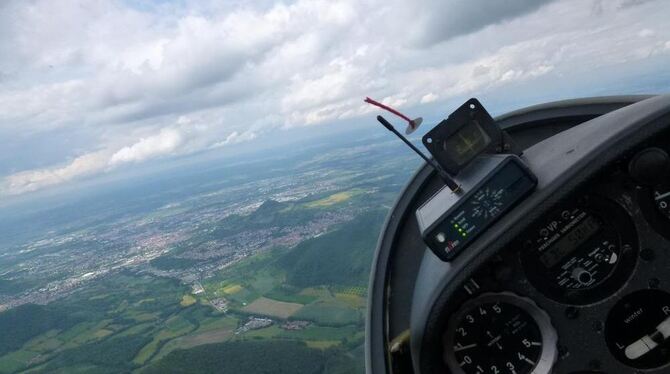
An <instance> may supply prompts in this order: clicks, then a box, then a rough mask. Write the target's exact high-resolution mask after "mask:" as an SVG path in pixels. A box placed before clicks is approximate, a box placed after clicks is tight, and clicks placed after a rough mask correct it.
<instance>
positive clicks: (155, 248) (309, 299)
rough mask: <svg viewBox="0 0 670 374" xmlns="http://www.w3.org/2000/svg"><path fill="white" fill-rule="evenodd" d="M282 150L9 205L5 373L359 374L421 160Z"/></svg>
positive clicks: (359, 147) (0, 315)
mask: <svg viewBox="0 0 670 374" xmlns="http://www.w3.org/2000/svg"><path fill="white" fill-rule="evenodd" d="M281 155H282V156H281V157H276V158H272V159H267V158H266V159H254V158H253V157H249V158H248V159H247V160H246V161H242V162H239V163H231V162H219V161H216V162H212V163H211V165H210V166H209V167H204V168H203V167H200V168H198V169H197V170H195V171H194V170H192V169H191V168H188V167H186V168H182V169H178V170H171V171H168V172H163V173H161V174H157V175H154V176H153V177H152V178H143V179H142V181H141V183H142V184H141V185H139V186H138V185H136V184H133V186H132V187H129V186H126V185H122V186H119V187H116V188H112V189H107V190H105V191H104V192H91V195H90V196H87V197H84V198H82V199H81V200H77V199H75V200H73V201H75V202H66V203H60V204H58V203H54V204H53V207H49V208H45V207H40V208H34V209H33V210H31V209H24V210H23V209H19V208H17V207H8V208H5V212H6V213H7V214H5V215H4V217H11V218H4V221H3V225H2V227H3V233H2V234H3V238H4V239H3V242H2V246H0V248H1V249H0V311H2V312H0V329H1V330H2V331H3V334H2V335H0V372H3V373H14V372H24V371H26V372H35V373H41V372H49V373H59V372H60V373H75V372H81V373H84V372H96V373H99V372H143V373H144V372H146V373H160V372H165V371H166V370H170V371H176V372H180V371H188V372H198V371H201V372H207V371H210V372H211V371H213V370H220V371H222V372H285V373H351V372H363V371H364V364H363V348H362V346H363V340H364V325H365V322H364V318H365V317H364V311H365V307H366V295H367V283H368V274H369V266H370V262H371V259H372V254H373V251H374V246H375V243H376V239H377V236H378V235H379V230H380V228H381V225H382V224H383V221H384V218H385V215H386V213H387V212H388V210H389V208H390V207H391V206H392V204H393V201H394V199H395V198H396V196H397V195H398V193H399V192H400V190H401V188H402V186H403V185H404V184H405V183H406V181H407V179H408V178H409V176H410V175H411V173H412V171H413V170H414V169H415V168H416V167H418V165H419V162H418V158H416V157H414V156H413V155H412V154H411V153H410V152H409V151H408V150H406V149H405V148H403V146H402V145H400V143H399V142H397V141H396V140H394V139H393V138H390V137H389V135H387V134H386V133H381V131H379V133H378V134H375V133H372V134H371V133H365V136H362V137H355V136H354V137H352V136H350V135H349V136H345V137H342V138H341V139H335V140H333V139H330V140H329V141H328V142H326V143H320V144H319V145H318V146H315V147H312V148H301V149H298V150H291V151H288V150H284V151H282V152H281ZM138 183H140V182H138ZM129 188H132V189H133V190H134V191H138V190H139V191H141V193H140V194H137V193H134V194H132V195H130V194H127V191H126V189H129ZM94 190H95V188H94ZM98 194H102V195H101V196H103V197H104V199H103V198H101V197H100V196H98ZM61 201H62V200H61ZM12 209H14V211H17V212H19V211H21V212H22V213H16V214H15V215H13V214H11V211H12ZM93 212H95V213H93ZM26 225H31V227H35V228H37V227H39V228H40V229H39V230H33V231H30V233H31V236H30V237H26V236H25V235H24V234H25V232H26V230H21V227H26ZM231 357H234V359H230V358H231Z"/></svg>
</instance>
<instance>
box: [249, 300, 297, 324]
mask: <svg viewBox="0 0 670 374" xmlns="http://www.w3.org/2000/svg"><path fill="white" fill-rule="evenodd" d="M302 307H303V306H302V304H297V303H287V302H284V301H277V300H272V299H268V298H266V297H260V298H258V299H256V300H255V301H254V302H252V303H251V304H249V305H247V306H246V307H244V308H243V309H242V310H244V311H245V312H248V313H255V314H260V315H264V316H270V317H277V318H281V319H286V318H288V317H290V316H292V315H293V314H295V313H296V312H297V311H299V310H300V309H301V308H302Z"/></svg>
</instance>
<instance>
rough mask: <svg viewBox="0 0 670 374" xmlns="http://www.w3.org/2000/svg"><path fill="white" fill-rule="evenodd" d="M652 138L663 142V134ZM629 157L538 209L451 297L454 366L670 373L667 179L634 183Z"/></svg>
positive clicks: (667, 146)
mask: <svg viewBox="0 0 670 374" xmlns="http://www.w3.org/2000/svg"><path fill="white" fill-rule="evenodd" d="M653 145H654V146H657V147H659V148H661V149H664V150H670V139H667V137H666V139H665V140H663V144H653ZM630 158H631V155H628V157H626V158H624V159H621V160H619V161H618V162H616V163H614V164H613V165H611V166H610V167H608V168H607V169H606V170H604V171H602V172H600V173H599V174H598V175H597V176H595V177H594V178H592V180H591V181H589V182H588V183H586V184H585V185H584V186H583V187H581V188H579V189H578V190H576V191H575V192H573V193H572V194H570V195H568V196H567V197H565V198H563V199H562V200H561V201H560V202H558V203H557V204H555V205H554V206H553V207H552V208H551V209H549V210H548V212H549V213H547V214H545V215H543V216H541V217H540V218H538V219H536V220H534V222H532V223H531V224H530V225H528V227H527V229H525V230H524V231H523V233H522V234H521V235H519V236H518V237H517V238H516V239H515V240H512V241H511V242H510V243H509V244H508V245H506V247H505V248H504V249H503V250H502V251H500V252H499V253H498V254H496V255H495V256H493V257H492V258H490V259H489V260H488V261H486V262H485V263H484V265H482V266H480V267H479V268H478V269H476V271H474V272H473V273H472V274H471V277H470V278H469V279H468V280H467V281H466V282H464V283H463V284H462V285H461V288H460V289H459V290H458V291H456V292H455V293H454V294H453V295H452V296H451V299H450V301H449V304H450V305H451V307H449V308H448V309H449V310H448V312H447V313H445V317H444V318H446V320H447V323H446V327H445V330H444V332H443V335H442V344H443V348H442V352H443V353H442V357H443V361H444V364H445V366H446V367H447V368H448V370H449V372H450V373H453V374H499V373H500V374H503V373H504V374H550V373H554V374H555V373H566V374H578V373H592V374H618V373H638V372H643V371H644V372H649V373H668V372H670V271H669V270H670V208H669V207H668V205H669V204H670V181H667V182H665V181H655V182H654V183H652V184H649V182H648V181H645V182H644V183H641V182H640V181H639V180H637V179H636V178H635V176H634V175H631V174H634V173H632V172H631V171H630V170H629V163H630ZM457 306H458V307H457Z"/></svg>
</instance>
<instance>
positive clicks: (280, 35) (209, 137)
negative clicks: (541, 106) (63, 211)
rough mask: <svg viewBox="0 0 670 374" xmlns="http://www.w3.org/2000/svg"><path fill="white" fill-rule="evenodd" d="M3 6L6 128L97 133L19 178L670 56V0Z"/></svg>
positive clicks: (0, 54)
mask: <svg viewBox="0 0 670 374" xmlns="http://www.w3.org/2000/svg"><path fill="white" fill-rule="evenodd" d="M1 4H2V5H0V136H10V137H11V138H12V139H16V141H23V142H25V144H26V146H25V147H23V148H25V149H26V151H25V154H23V155H20V156H17V157H23V158H27V157H33V155H31V154H30V152H29V151H28V150H29V149H30V134H35V133H40V132H46V131H53V132H58V131H61V132H63V133H77V132H78V131H84V130H82V129H85V131H86V133H87V134H95V135H96V136H94V137H92V136H87V137H86V139H91V138H93V139H94V141H93V142H88V143H81V144H70V143H69V141H70V140H69V137H66V136H62V137H60V138H59V137H55V138H54V139H53V146H54V147H62V148H63V149H66V150H69V149H73V151H69V153H67V152H66V151H64V152H63V153H65V154H67V155H68V157H66V158H63V159H60V160H53V165H52V166H51V167H46V168H44V167H40V168H38V169H34V170H24V171H20V172H16V173H13V174H9V175H5V176H4V177H3V176H0V178H4V179H2V180H1V181H0V184H1V185H3V186H5V187H4V191H8V190H11V191H32V190H36V189H39V188H44V187H46V186H50V185H54V184H58V183H62V182H66V181H69V180H73V179H77V178H79V177H83V176H90V175H94V174H96V173H101V172H105V171H106V170H108V169H110V168H120V167H130V165H132V164H134V163H138V162H143V161H145V160H149V159H153V158H157V157H174V156H179V155H184V154H189V153H193V152H198V151H201V150H204V149H211V148H215V147H220V146H224V145H231V144H236V143H241V142H245V141H251V140H258V139H260V138H261V137H262V136H263V134H265V133H268V132H269V129H274V130H277V131H274V132H273V133H274V134H278V135H275V136H281V131H279V129H281V128H284V129H286V128H292V127H296V126H305V125H317V124H323V123H330V122H334V121H338V120H341V119H351V118H355V117H357V116H361V115H368V114H370V113H372V111H373V110H374V109H373V108H370V107H368V106H366V105H365V104H363V103H362V99H363V98H364V97H365V96H371V97H374V98H377V99H380V100H383V101H384V102H386V103H388V104H391V105H394V106H398V107H401V108H403V110H404V111H407V110H409V112H410V114H414V113H411V112H412V111H413V110H412V108H413V107H414V106H417V105H419V104H426V103H431V102H440V101H447V100H450V99H452V98H455V97H460V96H466V97H467V96H472V95H474V94H475V93H483V92H488V91H490V90H492V89H495V88H496V87H504V86H506V85H511V84H515V83H519V82H530V81H533V80H534V79H553V80H554V81H563V80H565V79H567V78H568V77H570V76H571V75H573V74H577V73H579V72H586V71H594V70H597V71H598V72H607V71H608V70H609V69H611V68H612V67H614V66H617V65H621V64H636V63H637V62H639V61H641V60H644V59H647V58H650V57H655V58H664V59H667V60H668V62H669V63H670V53H669V52H670V44H669V43H670V42H669V40H670V23H668V22H667V17H666V15H667V14H668V12H670V3H667V2H662V1H656V2H646V1H638V0H615V1H607V2H584V1H581V0H564V1H540V2H536V1H529V0H514V1H513V2H511V3H510V4H511V5H508V4H506V5H505V6H498V5H495V6H492V7H489V8H488V11H487V12H482V11H481V8H482V1H480V0H476V1H472V2H443V1H438V0H421V1H418V2H405V1H400V0H391V1H381V0H371V1H368V2H360V1H356V0H338V1H330V0H296V1H294V2H293V3H291V4H283V3H276V4H272V3H264V4H261V5H257V6H255V5H251V4H246V5H239V3H238V2H232V3H226V2H206V3H198V4H193V3H188V2H186V3H184V4H181V3H175V4H172V3H166V4H163V5H162V6H160V7H157V8H155V9H153V10H151V9H149V10H147V9H142V10H138V9H134V8H132V7H129V6H128V5H127V4H128V3H127V2H118V1H114V0H97V1H82V0H64V1H58V2H53V1H48V0H35V1H31V2H24V1H9V2H2V3H1ZM487 4H488V3H487ZM399 24H402V25H406V26H407V27H398V25H399ZM659 56H660V57H659ZM666 66H667V64H666ZM619 78H620V77H619V76H612V77H611V80H612V81H618V80H619ZM543 95H544V96H547V95H550V93H543ZM426 107H428V106H426ZM426 107H423V108H426ZM419 114H420V113H416V115H419ZM100 150H104V151H100ZM0 152H2V150H0ZM99 153H100V154H99ZM82 154H84V156H82ZM88 155H90V158H89V156H88ZM93 155H97V156H95V157H94V156H93ZM79 157H83V159H82V160H83V161H81V162H75V161H76V160H77V159H78V158H79ZM2 159H3V158H2V157H0V160H2ZM45 162H46V161H44V160H43V162H40V163H37V164H39V165H44V164H45ZM63 165H65V166H63ZM0 166H1V165H0ZM11 169H12V168H7V167H5V170H11ZM7 186H11V188H10V187H7ZM1 193H2V192H0V194H1Z"/></svg>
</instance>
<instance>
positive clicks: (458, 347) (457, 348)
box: [454, 343, 477, 352]
mask: <svg viewBox="0 0 670 374" xmlns="http://www.w3.org/2000/svg"><path fill="white" fill-rule="evenodd" d="M476 346H477V343H472V344H468V345H460V344H459V345H456V346H454V352H460V351H464V350H466V349H470V348H475V347H476Z"/></svg>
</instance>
